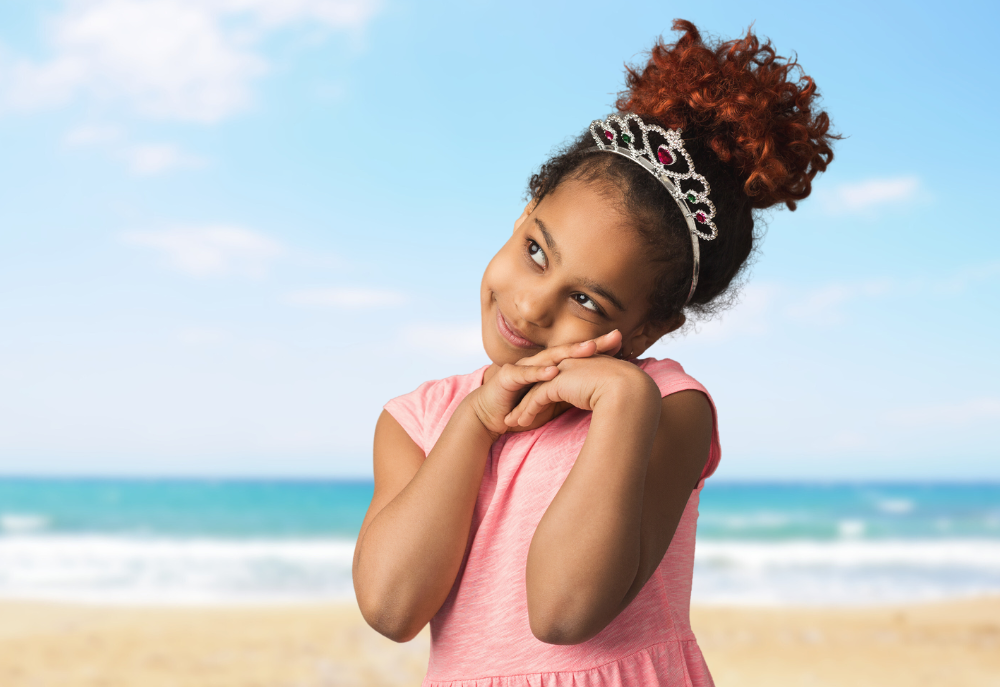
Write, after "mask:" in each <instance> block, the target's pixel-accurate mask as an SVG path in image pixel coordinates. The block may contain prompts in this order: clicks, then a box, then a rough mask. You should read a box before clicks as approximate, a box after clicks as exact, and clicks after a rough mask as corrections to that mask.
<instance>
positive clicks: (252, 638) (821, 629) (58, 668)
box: [0, 596, 1000, 687]
mask: <svg viewBox="0 0 1000 687" xmlns="http://www.w3.org/2000/svg"><path fill="white" fill-rule="evenodd" d="M692 623H693V625H694V628H695V632H696V634H697V635H698V637H699V641H700V644H701V646H702V650H703V652H704V654H705V657H706V660H707V662H708V664H709V667H710V669H711V670H712V673H713V675H714V677H715V680H716V683H717V684H718V685H719V686H720V687H741V686H746V687H764V686H767V687H778V686H784V685H789V686H791V685H814V686H818V687H825V686H826V685H830V686H833V685H838V686H840V685H852V686H853V685H858V686H864V685H873V686H874V685H879V686H884V685H893V686H894V687H907V686H910V685H913V686H917V685H949V687H963V686H968V687H973V686H975V687H985V686H987V685H990V686H995V685H998V684H1000V597H997V596H994V597H985V598H978V599H973V600H962V601H948V602H940V603H926V604H910V605H896V606H886V607H866V608H854V609H847V608H836V609H806V608H781V607H772V608H747V607H743V608H740V607H712V606H701V607H696V608H694V609H693V611H692ZM428 647H429V636H428V633H427V630H424V632H423V633H421V634H420V635H419V636H418V637H417V638H416V639H414V640H413V641H412V642H409V643H407V644H395V643H393V642H391V641H389V640H387V639H384V638H383V637H380V636H379V635H378V634H376V633H375V632H374V631H373V630H371V629H370V628H368V626H367V625H365V623H364V620H363V619H362V618H361V615H360V613H359V612H358V611H357V609H356V608H355V607H354V605H353V604H350V603H346V602H345V603H327V604H315V605H309V606H306V605H286V606H280V607H229V608H226V607H200V608H199V607H176V606H175V607H123V606H107V605H84V604H67V603H41V602H18V601H4V602H0V684H3V685H4V687H28V686H31V687H39V686H43V685H59V686H60V687H64V686H65V687H98V686H100V687H126V686H127V687H167V686H170V687H332V686H337V687H361V686H365V687H368V686H371V687H376V686H377V687H383V686H385V687H389V686H393V687H395V686H397V685H399V686H402V685H418V684H419V683H420V680H421V678H422V676H423V674H424V671H425V670H426V662H427V652H428Z"/></svg>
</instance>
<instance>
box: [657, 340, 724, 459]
mask: <svg viewBox="0 0 1000 687" xmlns="http://www.w3.org/2000/svg"><path fill="white" fill-rule="evenodd" d="M639 367H641V368H642V369H643V371H644V372H645V373H646V374H648V375H649V376H650V377H652V378H653V381H654V382H656V385H657V386H658V387H660V394H661V395H662V396H663V397H664V398H666V397H667V396H669V395H670V394H676V393H677V392H678V391H687V390H688V389H693V390H695V391H700V392H702V393H703V394H705V396H706V397H707V398H708V403H709V405H711V406H712V425H713V429H712V445H711V447H710V448H709V450H708V461H707V462H706V463H705V469H704V470H702V471H701V479H705V478H706V477H710V476H711V475H712V473H713V472H715V470H716V468H718V467H719V460H720V459H721V458H722V447H721V445H720V444H719V415H718V413H717V412H716V409H715V401H713V400H712V395H711V394H710V393H708V389H706V388H705V387H704V386H702V385H701V383H700V382H699V381H698V380H697V379H695V378H694V377H692V376H691V375H689V374H687V373H686V372H684V368H683V367H681V366H680V363H678V362H676V361H673V360H669V359H665V360H656V359H655V358H646V359H645V360H640V361H639Z"/></svg>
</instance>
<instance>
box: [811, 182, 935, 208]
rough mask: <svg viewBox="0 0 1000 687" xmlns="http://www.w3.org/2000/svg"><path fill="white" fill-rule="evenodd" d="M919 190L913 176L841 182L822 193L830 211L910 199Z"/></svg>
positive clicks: (871, 206) (868, 206)
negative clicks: (827, 191)
mask: <svg viewBox="0 0 1000 687" xmlns="http://www.w3.org/2000/svg"><path fill="white" fill-rule="evenodd" d="M919 190H920V179H918V178H917V177H915V176H903V177H890V178H885V179H867V180H865V181H861V182H858V183H854V184H841V185H840V186H837V187H836V188H834V189H833V191H832V192H829V193H826V194H824V200H825V204H826V206H827V208H828V209H829V210H830V211H831V212H838V213H840V212H860V211H863V210H868V209H870V208H873V207H875V206H877V205H885V204H888V203H899V202H903V201H907V200H912V199H913V198H914V197H916V195H917V192H918V191H919Z"/></svg>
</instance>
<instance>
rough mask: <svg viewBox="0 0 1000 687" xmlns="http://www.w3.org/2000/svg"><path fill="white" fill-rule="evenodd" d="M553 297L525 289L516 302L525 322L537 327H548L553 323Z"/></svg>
mask: <svg viewBox="0 0 1000 687" xmlns="http://www.w3.org/2000/svg"><path fill="white" fill-rule="evenodd" d="M551 301H552V297H551V295H550V294H547V293H544V292H541V291H535V290H531V289H525V290H523V291H521V292H520V293H519V294H518V295H517V298H516V299H515V301H514V304H515V305H516V306H517V312H518V314H519V315H520V316H521V318H522V319H524V321H525V322H528V323H529V324H532V325H534V326H536V327H548V326H549V325H550V324H551V323H552V302H551Z"/></svg>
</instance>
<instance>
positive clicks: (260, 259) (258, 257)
mask: <svg viewBox="0 0 1000 687" xmlns="http://www.w3.org/2000/svg"><path fill="white" fill-rule="evenodd" d="M123 238H124V240H125V241H126V242H127V243H131V244H133V245H137V246H146V247H149V248H153V249H156V250H158V251H160V253H161V254H162V255H163V256H164V257H165V258H166V260H167V262H168V263H169V264H171V265H172V266H173V267H175V268H177V269H179V270H181V271H182V272H186V273H188V274H193V275H196V276H217V275H226V274H245V275H249V276H261V275H262V274H264V273H265V272H266V271H267V268H268V266H269V265H270V263H271V261H273V260H274V259H275V258H277V257H278V256H280V255H282V254H283V253H284V248H283V247H282V246H281V245H280V244H279V243H277V242H275V241H273V240H271V239H269V238H268V237H266V236H263V235H262V234H258V233H256V232H253V231H250V230H249V229H244V228H242V227H235V226H228V225H208V226H201V227H176V228H173V229H167V230H164V231H147V232H130V233H127V234H125V235H124V237H123Z"/></svg>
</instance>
